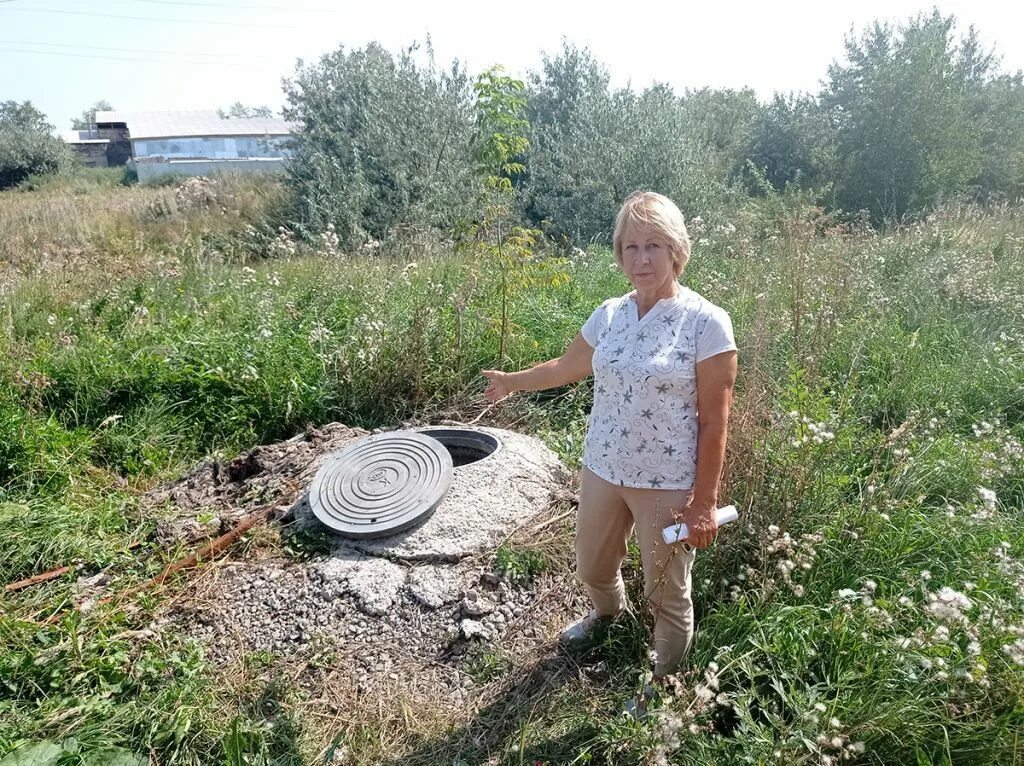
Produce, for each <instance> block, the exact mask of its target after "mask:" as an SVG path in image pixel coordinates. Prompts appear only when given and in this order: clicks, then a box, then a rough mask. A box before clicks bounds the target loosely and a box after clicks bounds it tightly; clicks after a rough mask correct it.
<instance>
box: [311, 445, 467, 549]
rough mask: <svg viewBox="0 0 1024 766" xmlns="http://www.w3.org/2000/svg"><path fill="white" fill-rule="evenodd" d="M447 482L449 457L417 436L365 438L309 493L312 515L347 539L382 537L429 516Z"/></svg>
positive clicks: (324, 470) (325, 469) (337, 458)
mask: <svg viewBox="0 0 1024 766" xmlns="http://www.w3.org/2000/svg"><path fill="white" fill-rule="evenodd" d="M451 481H452V457H451V455H450V454H449V453H448V450H446V449H445V448H444V446H443V445H441V444H440V443H438V442H437V440H436V439H431V438H430V437H429V436H424V435H422V434H419V433H416V432H414V431H409V432H404V433H389V434H378V435H376V436H369V437H367V438H365V439H360V440H359V441H357V442H355V443H353V444H350V445H349V446H348V447H346V448H345V449H343V450H341V451H340V452H338V453H337V454H335V455H332V456H331V457H330V458H329V459H328V461H327V462H326V463H324V465H323V466H322V467H321V468H320V470H319V471H317V474H316V476H315V477H314V478H313V485H312V487H310V490H309V505H310V507H311V508H312V509H313V514H314V515H315V516H316V517H317V518H318V519H319V520H320V521H321V522H322V523H323V524H325V525H327V526H328V527H330V528H331V529H333V530H334V531H335V532H338V533H339V534H342V535H346V536H348V537H363V538H365V537H384V536H386V535H393V534H397V533H398V532H403V531H405V530H406V529H409V528H410V527H414V526H416V525H417V524H419V523H420V522H423V521H426V519H427V518H428V517H429V516H430V514H432V513H433V512H434V509H436V508H437V506H438V505H439V504H440V503H441V500H442V499H443V498H444V496H445V493H447V492H448V487H449V485H450V484H451Z"/></svg>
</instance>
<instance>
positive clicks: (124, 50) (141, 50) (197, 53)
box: [0, 0, 250, 58]
mask: <svg viewBox="0 0 1024 766" xmlns="http://www.w3.org/2000/svg"><path fill="white" fill-rule="evenodd" d="M4 1H5V0H0V2H4ZM6 2H13V0H6ZM0 45H34V46H43V47H48V48H73V49H78V48H83V49H86V50H93V51H113V52H116V53H159V54H166V55H168V56H211V57H214V58H216V57H219V56H229V57H233V58H250V57H249V56H247V55H246V54H242V53H204V52H203V51H168V50H157V49H154V48H104V47H101V46H99V45H81V44H78V43H75V44H73V45H72V44H68V43H38V42H33V41H32V40H0Z"/></svg>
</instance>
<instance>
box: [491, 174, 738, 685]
mask: <svg viewBox="0 0 1024 766" xmlns="http://www.w3.org/2000/svg"><path fill="white" fill-rule="evenodd" d="M613 246H614V253H615V261H616V263H618V265H619V266H620V267H621V268H622V270H623V271H624V272H625V275H626V277H627V278H628V279H629V281H630V283H631V284H632V285H633V288H634V290H633V291H632V292H630V293H628V294H626V295H623V296H620V297H617V298H611V299H609V300H607V301H605V302H604V303H602V304H601V305H600V306H599V307H598V308H597V310H596V311H594V313H593V314H592V315H591V316H590V318H589V319H588V320H587V322H586V324H584V326H583V328H582V330H581V332H580V333H579V334H578V335H577V336H576V338H575V339H574V340H573V341H572V343H571V344H570V345H569V347H568V349H567V350H566V352H565V353H564V354H563V355H562V356H560V357H559V358H557V359H552V360H549V361H547V362H543V363H542V364H538V365H536V366H535V367H531V368H530V369H528V370H523V371H520V372H513V373H506V372H498V371H495V370H485V371H484V372H483V374H484V375H485V376H486V377H487V378H488V380H489V385H488V387H487V390H486V391H485V395H486V397H487V398H488V399H489V400H491V401H497V400H499V399H501V398H503V397H505V396H508V395H509V394H511V393H514V392H516V391H538V390H541V389H546V388H553V387H556V386H563V385H566V384H569V383H574V382H576V381H579V380H582V379H583V378H585V377H586V376H588V375H590V374H593V375H594V405H593V409H592V411H591V414H590V420H589V427H588V430H587V437H586V441H585V446H584V454H583V470H582V473H581V477H580V500H579V510H578V512H577V521H576V561H577V574H578V576H579V577H580V579H581V580H582V581H583V583H584V585H585V586H586V589H587V592H588V593H589V594H590V598H591V600H592V601H593V605H594V609H593V611H591V612H590V614H588V615H587V616H585V617H583V618H582V619H581V620H579V621H578V622H576V623H575V624H573V625H571V626H570V627H569V628H567V629H566V630H565V631H564V632H563V634H562V637H563V639H566V640H571V639H575V638H581V637H583V636H585V635H586V634H587V632H588V631H589V630H590V628H591V627H593V625H594V624H595V623H596V622H597V621H598V620H608V619H614V618H615V617H616V616H618V615H619V614H620V613H621V612H622V611H623V610H625V609H626V608H627V604H626V595H625V590H624V588H623V583H622V575H621V572H620V566H621V564H622V561H623V559H624V558H625V556H626V544H627V542H628V540H629V535H630V533H631V532H632V530H633V529H634V527H635V529H636V534H637V541H638V543H639V546H640V551H641V558H642V562H643V570H644V584H645V593H646V595H647V598H648V601H649V606H650V607H651V609H652V612H653V615H654V647H653V649H654V657H655V668H654V677H655V680H656V681H660V680H661V679H663V678H664V676H665V675H667V674H669V673H671V672H673V671H674V670H675V668H676V667H677V666H678V665H679V663H680V661H681V660H682V659H683V657H684V656H685V655H686V653H687V651H688V650H689V648H690V643H691V641H692V638H693V604H692V602H691V599H690V570H691V566H692V564H693V558H694V551H693V548H706V547H707V546H709V545H710V544H711V543H712V541H713V540H714V538H715V535H716V534H717V531H718V530H717V525H716V523H715V519H714V510H715V508H716V507H717V505H718V485H719V481H720V478H721V475H722V464H723V462H724V460H725V444H726V435H727V423H728V419H729V407H730V403H731V401H732V390H733V385H734V383H735V380H736V344H735V342H734V340H733V333H732V322H731V320H730V318H729V315H728V314H727V313H726V312H725V311H724V310H723V309H721V308H719V307H718V306H715V305H714V304H712V303H710V302H709V301H707V300H705V299H704V298H702V297H701V296H700V295H698V294H697V293H695V292H694V291H692V290H690V289H688V288H687V287H685V286H683V285H681V284H679V281H678V280H679V276H680V275H681V274H682V272H683V269H684V267H685V266H686V262H687V260H688V259H689V254H690V240H689V236H688V235H687V231H686V224H685V222H684V220H683V215H682V213H680V212H679V208H677V207H676V205H675V204H674V203H673V202H672V201H671V200H669V199H668V198H667V197H664V196H662V195H660V194H654V193H650V192H636V193H634V194H632V195H631V196H630V197H629V198H628V199H627V200H626V201H625V203H624V204H623V206H622V209H621V210H620V211H619V214H618V216H617V218H616V221H615V233H614V238H613ZM679 518H681V520H682V521H684V522H685V523H686V525H687V527H688V529H689V530H690V536H689V539H688V542H689V545H668V544H666V543H665V542H664V540H663V539H662V536H661V530H662V529H663V528H664V527H667V526H669V525H670V524H673V523H675V522H676V521H677V519H679ZM690 546H693V548H691V547H690Z"/></svg>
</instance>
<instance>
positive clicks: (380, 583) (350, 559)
mask: <svg viewBox="0 0 1024 766" xmlns="http://www.w3.org/2000/svg"><path fill="white" fill-rule="evenodd" d="M317 571H319V572H320V575H321V576H322V577H323V578H324V580H325V582H326V583H328V584H331V585H334V586H335V587H340V588H341V589H342V590H343V591H344V592H347V593H350V594H352V595H353V596H355V598H356V601H357V602H358V604H359V608H360V609H361V610H362V611H364V612H366V613H367V614H370V615H374V616H380V615H382V614H386V613H387V611H388V610H389V609H390V608H391V605H392V604H393V603H394V602H395V598H396V597H397V596H398V591H399V590H400V589H401V587H402V586H403V585H405V580H406V576H407V574H408V573H407V570H406V568H405V567H403V566H400V565H398V564H394V563H392V562H390V561H388V560H387V559H382V558H376V557H374V556H364V555H363V554H361V553H359V552H358V551H355V550H352V549H345V548H339V549H338V550H336V551H335V552H334V554H333V555H332V556H331V558H329V559H327V560H326V561H322V562H320V563H319V564H318V565H317Z"/></svg>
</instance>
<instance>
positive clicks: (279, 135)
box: [96, 111, 294, 181]
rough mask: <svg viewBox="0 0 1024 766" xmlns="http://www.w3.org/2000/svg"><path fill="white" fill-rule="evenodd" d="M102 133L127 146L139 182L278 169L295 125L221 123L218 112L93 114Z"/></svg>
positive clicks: (274, 121)
mask: <svg viewBox="0 0 1024 766" xmlns="http://www.w3.org/2000/svg"><path fill="white" fill-rule="evenodd" d="M96 127H97V129H98V131H99V132H100V133H101V135H105V136H110V137H112V140H115V141H116V140H118V139H119V140H121V141H125V142H129V143H130V148H131V161H130V164H132V165H133V166H134V167H135V169H136V170H137V172H138V174H139V180H140V181H148V180H149V179H151V178H156V177H157V176H161V175H167V174H168V173H178V174H182V175H190V176H199V175H208V174H210V173H213V172H216V171H223V170H228V171H238V172H253V171H257V172H258V171H265V170H279V169H281V167H282V166H283V164H284V160H285V158H286V157H287V156H288V141H289V138H290V136H291V134H292V133H293V132H294V126H293V125H292V124H291V123H288V122H285V121H284V120H281V119H277V118H273V117H266V118H264V117H247V118H238V119H225V118H222V117H220V116H218V115H217V113H216V112H212V111H211V112H206V111H202V112H199V111H195V112H121V111H109V112H96Z"/></svg>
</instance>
